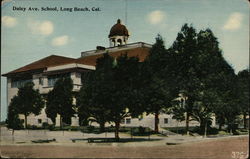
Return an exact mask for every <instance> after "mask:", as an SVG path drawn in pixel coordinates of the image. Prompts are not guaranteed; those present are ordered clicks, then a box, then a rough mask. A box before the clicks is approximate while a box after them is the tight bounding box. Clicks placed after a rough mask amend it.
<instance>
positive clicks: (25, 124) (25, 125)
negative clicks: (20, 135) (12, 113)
mask: <svg viewBox="0 0 250 159" xmlns="http://www.w3.org/2000/svg"><path fill="white" fill-rule="evenodd" d="M24 118H25V119H24V120H25V121H24V122H25V123H24V128H25V129H27V125H28V124H27V115H26V114H24Z"/></svg>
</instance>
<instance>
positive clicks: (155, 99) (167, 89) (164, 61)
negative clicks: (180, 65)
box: [143, 35, 176, 132]
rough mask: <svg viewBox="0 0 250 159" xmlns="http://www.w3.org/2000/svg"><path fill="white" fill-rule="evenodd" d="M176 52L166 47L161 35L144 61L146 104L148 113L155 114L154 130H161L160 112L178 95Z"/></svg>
mask: <svg viewBox="0 0 250 159" xmlns="http://www.w3.org/2000/svg"><path fill="white" fill-rule="evenodd" d="M175 62H176V60H175V57H174V54H171V53H170V52H169V51H168V50H166V49H165V46H164V41H163V39H162V37H161V36H160V35H158V36H157V37H156V42H155V44H154V45H153V46H152V48H151V50H150V52H149V55H148V56H147V58H146V60H145V62H144V70H143V72H144V80H143V82H144V85H145V86H144V91H143V94H144V104H145V106H146V111H147V113H153V114H154V115H155V126H154V131H155V132H158V131H159V114H160V112H161V111H162V109H163V108H166V107H169V106H171V104H170V103H171V101H172V99H173V98H174V97H175V96H176V87H175V86H176V82H175V75H176V72H175V70H176V69H175V68H176V63H175Z"/></svg>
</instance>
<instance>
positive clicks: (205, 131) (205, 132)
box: [204, 121, 207, 137]
mask: <svg viewBox="0 0 250 159" xmlns="http://www.w3.org/2000/svg"><path fill="white" fill-rule="evenodd" d="M204 137H207V121H205V130H204Z"/></svg>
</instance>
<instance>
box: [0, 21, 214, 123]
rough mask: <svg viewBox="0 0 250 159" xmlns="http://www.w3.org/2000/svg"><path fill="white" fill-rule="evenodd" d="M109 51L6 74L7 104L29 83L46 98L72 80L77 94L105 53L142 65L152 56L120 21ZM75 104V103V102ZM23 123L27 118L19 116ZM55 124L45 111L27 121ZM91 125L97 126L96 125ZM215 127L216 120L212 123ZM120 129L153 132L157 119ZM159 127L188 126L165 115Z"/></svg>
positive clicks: (145, 117) (148, 117)
mask: <svg viewBox="0 0 250 159" xmlns="http://www.w3.org/2000/svg"><path fill="white" fill-rule="evenodd" d="M108 37H109V41H110V47H108V48H105V47H102V46H97V47H96V49H95V50H90V51H84V52H81V57H80V58H69V57H63V56H57V55H51V56H48V57H46V58H43V59H41V60H38V61H35V62H33V63H31V64H28V65H26V66H23V67H21V68H18V69H16V70H13V71H11V72H8V73H6V74H3V76H5V77H7V104H8V105H9V104H10V102H11V99H12V98H13V97H14V96H15V95H16V94H17V92H18V88H19V87H21V86H23V85H24V84H25V83H27V82H33V83H34V88H35V89H38V90H39V92H40V93H41V94H42V95H46V94H47V93H48V92H49V91H50V90H52V89H53V86H54V84H55V82H56V81H57V79H59V78H60V77H62V76H67V77H70V78H71V79H72V80H73V91H74V92H78V91H79V90H80V88H81V87H82V85H83V84H84V83H82V81H84V75H85V74H87V73H88V72H89V71H94V70H95V65H96V60H97V59H98V58H100V57H102V55H103V54H104V53H107V52H108V53H109V55H110V56H113V57H114V58H116V57H118V56H120V55H122V54H125V53H126V54H127V55H128V56H129V57H134V56H136V57H138V58H139V61H140V62H142V61H144V60H145V58H146V57H147V55H148V54H149V50H150V48H151V47H152V45H150V44H147V43H144V42H137V43H131V44H128V38H129V32H128V30H127V28H126V26H124V25H122V24H121V21H120V20H118V21H117V24H115V25H114V26H113V27H112V28H111V30H110V33H109V36H108ZM74 102H75V99H74ZM20 118H21V119H24V116H22V115H20ZM58 120H59V116H58V117H57V119H56V123H55V124H56V126H59V125H58V124H59V123H60V122H59V121H58ZM44 122H46V123H48V124H53V123H52V121H51V119H50V118H48V117H47V116H46V113H45V108H44V109H42V111H41V114H40V115H37V116H35V115H33V114H31V115H30V116H28V118H27V123H28V124H29V125H36V126H42V123H44ZM71 125H72V126H78V125H79V118H78V116H77V114H76V115H75V117H72V119H71ZM91 125H94V126H98V124H97V123H91ZM196 125H198V122H195V121H191V122H190V126H196ZM212 125H213V126H214V125H215V120H213V124H212ZM121 126H143V127H150V128H154V115H152V114H149V115H146V114H144V115H142V116H141V117H140V118H131V117H127V118H125V119H124V121H122V123H121ZM159 126H160V127H178V126H185V123H184V122H178V121H176V120H174V119H173V118H172V115H169V114H163V113H161V114H160V115H159Z"/></svg>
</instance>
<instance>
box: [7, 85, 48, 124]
mask: <svg viewBox="0 0 250 159" xmlns="http://www.w3.org/2000/svg"><path fill="white" fill-rule="evenodd" d="M33 86H34V84H33V83H32V82H29V83H26V84H25V85H24V87H21V88H19V89H18V92H17V96H16V97H14V99H13V100H12V102H11V108H12V107H13V109H11V110H14V111H15V112H16V113H17V114H23V115H24V117H25V128H27V117H28V116H29V115H30V114H31V113H33V114H35V115H39V114H40V112H41V110H42V108H43V107H44V101H43V99H42V96H41V95H40V93H39V90H34V89H33Z"/></svg>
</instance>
